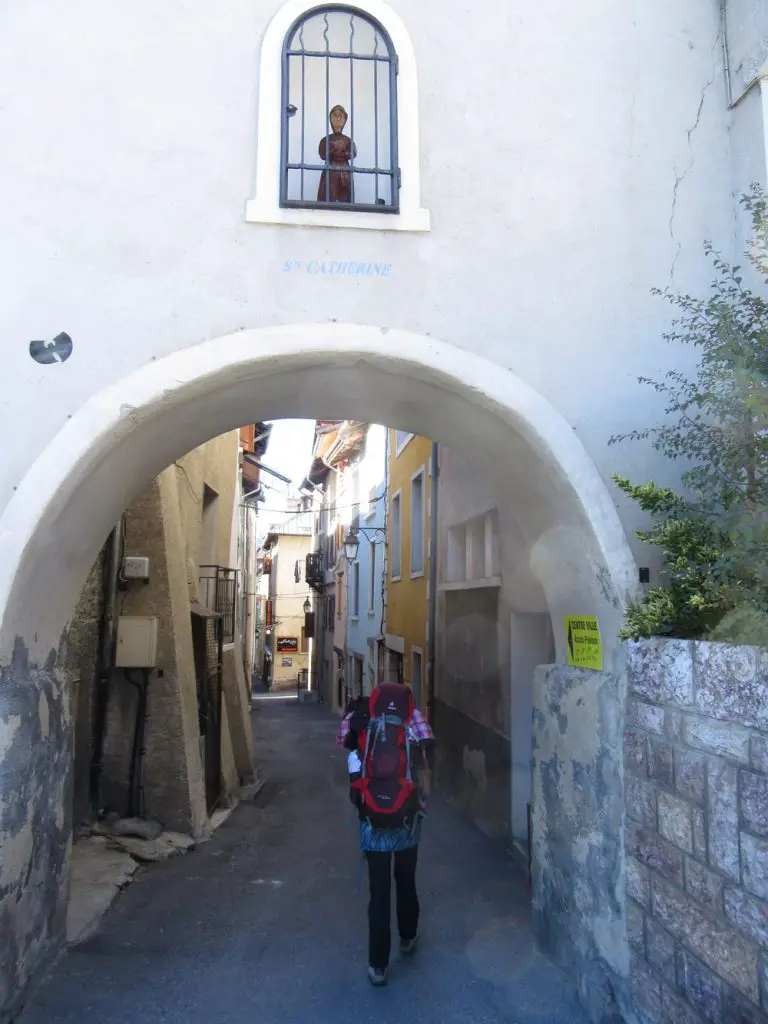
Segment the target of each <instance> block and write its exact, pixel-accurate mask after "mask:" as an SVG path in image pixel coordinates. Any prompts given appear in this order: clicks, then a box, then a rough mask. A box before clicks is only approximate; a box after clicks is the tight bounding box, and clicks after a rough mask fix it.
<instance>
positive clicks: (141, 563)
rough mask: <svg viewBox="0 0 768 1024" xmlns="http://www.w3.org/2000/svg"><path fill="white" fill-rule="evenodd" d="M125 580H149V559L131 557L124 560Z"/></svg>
mask: <svg viewBox="0 0 768 1024" xmlns="http://www.w3.org/2000/svg"><path fill="white" fill-rule="evenodd" d="M123 578H124V579H126V580H142V581H143V582H145V583H146V582H147V581H148V580H149V559H148V558H138V557H136V556H129V557H128V558H124V559H123Z"/></svg>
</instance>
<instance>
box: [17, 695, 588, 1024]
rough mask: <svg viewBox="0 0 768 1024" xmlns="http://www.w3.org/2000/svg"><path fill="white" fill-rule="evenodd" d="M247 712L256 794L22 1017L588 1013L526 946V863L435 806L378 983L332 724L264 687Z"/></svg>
mask: <svg viewBox="0 0 768 1024" xmlns="http://www.w3.org/2000/svg"><path fill="white" fill-rule="evenodd" d="M254 721H255V729H256V739H257V749H258V751H259V759H260V769H261V772H262V773H263V775H264V777H265V778H266V780H267V781H266V784H265V786H264V788H263V790H262V791H261V794H260V796H259V797H258V798H257V799H256V801H254V802H251V803H244V804H242V805H241V806H239V807H238V808H237V809H236V811H235V812H234V813H233V814H232V815H231V816H230V817H229V819H228V820H227V821H226V822H225V823H224V825H223V826H222V827H221V828H220V829H219V831H218V832H217V833H216V835H215V836H214V838H213V839H212V840H211V841H210V842H207V843H204V844H202V845H201V846H200V847H199V848H198V849H197V850H196V851H195V852H193V853H191V854H189V855H187V856H185V857H180V858H177V859H175V860H172V861H169V862H167V863H164V864H160V865H157V866H153V867H151V868H146V869H142V870H141V871H140V872H139V873H138V875H137V876H136V879H135V881H134V883H133V885H131V886H130V888H129V889H128V890H126V891H125V892H124V893H123V894H122V895H121V896H120V897H119V898H118V901H117V903H116V904H115V905H114V906H113V908H112V909H111V910H110V912H109V913H108V914H107V916H106V918H105V920H104V921H103V923H102V926H101V928H100V929H99V931H98V933H97V934H96V935H95V936H94V937H93V938H91V939H90V940H89V941H87V942H85V943H83V944H82V945H79V946H77V947H74V948H72V949H70V950H68V951H67V952H66V953H64V954H63V955H62V956H61V958H60V959H59V961H58V963H57V964H56V966H55V967H54V968H53V970H52V971H51V972H50V974H49V976H48V977H47V978H45V979H42V981H41V982H40V983H39V984H38V985H37V987H36V988H35V990H34V991H33V994H32V997H31V999H30V1000H29V1003H28V1005H27V1008H26V1010H25V1011H24V1012H23V1013H22V1015H21V1017H20V1021H21V1022H22V1024H53V1022H57V1021H78V1022H82V1021H93V1022H98V1024H118V1022H120V1024H134V1022H135V1024H138V1022H142V1024H151V1022H155V1021H158V1022H159V1021H162V1022H176V1021H178V1022H182V1021H183V1022H185V1024H188V1022H198V1021H199V1022H206V1024H235V1022H237V1024H242V1022H243V1021H258V1024H277V1022H304V1021H306V1022H328V1024H331V1022H333V1024H337V1022H339V1021H342V1020H354V1021H355V1022H356V1024H361V1022H365V1021H371V1022H376V1024H386V1022H393V1024H394V1022H395V1021H403V1020H408V1021H409V1022H413V1024H417V1022H424V1024H427V1022H429V1024H433V1022H434V1024H446V1022H450V1021H456V1022H462V1024H466V1022H470V1021H471V1022H472V1024H497V1022H498V1024H501V1022H506V1024H534V1022H535V1024H583V1022H584V1020H585V1018H584V1016H583V1015H582V1012H581V1011H580V1009H579V1007H578V1004H577V1002H576V998H575V994H574V990H573V986H572V985H571V984H570V982H569V981H568V979H566V978H565V977H564V976H563V975H562V974H561V973H560V972H559V971H558V970H557V969H556V968H555V967H553V966H552V965H551V964H550V963H549V962H548V961H547V960H545V959H544V958H543V957H542V956H541V955H540V954H538V953H537V952H536V951H535V948H534V943H533V939H532V937H531V934H530V929H529V917H530V910H529V898H530V897H529V890H528V888H527V885H526V881H525V877H524V874H523V872H522V871H520V869H519V868H518V867H517V866H516V865H515V864H513V863H512V862H511V860H510V859H509V856H508V855H507V854H506V853H505V852H504V851H503V850H502V849H500V848H499V847H497V846H495V845H493V844H492V843H490V842H489V841H488V840H487V839H486V838H485V837H484V836H483V835H482V834H481V833H479V832H478V831H477V830H476V829H475V828H474V827H473V826H472V825H471V824H469V823H467V822H466V821H465V820H464V819H463V818H462V817H461V816H460V815H459V814H458V813H457V812H456V811H454V810H453V809H452V808H450V807H448V806H446V805H444V804H442V803H441V802H440V801H439V799H438V800H436V801H435V806H434V808H433V810H432V812H431V814H430V820H429V822H428V823H427V825H428V827H427V828H426V829H425V838H424V842H423V844H422V849H421V853H420V857H421V859H420V868H419V878H420V892H421V897H422V909H423V918H422V929H421V934H422V945H421V948H420V950H419V952H418V954H417V956H416V958H415V959H414V960H413V961H409V962H408V963H402V964H401V963H398V962H395V963H394V964H393V967H392V970H391V972H390V983H389V986H388V987H387V988H385V989H380V990H374V989H372V988H371V987H370V986H369V984H368V981H367V978H366V972H365V967H366V899H367V896H366V889H365V882H364V881H363V883H362V885H361V888H360V890H359V891H357V889H356V883H357V872H358V863H359V860H358V854H357V849H356V841H355V840H356V832H355V830H354V828H353V827H352V824H351V821H350V811H351V808H350V805H349V803H348V801H347V793H346V775H345V764H344V758H343V755H342V754H341V753H340V752H339V751H338V750H337V749H336V748H335V746H334V742H333V739H334V729H335V725H336V722H335V720H334V718H333V716H332V715H331V714H330V713H329V712H328V711H327V710H325V709H324V708H323V707H320V706H313V705H300V704H299V703H298V702H297V701H295V700H275V699H269V698H268V699H264V700H260V701H257V702H256V707H255V710H254Z"/></svg>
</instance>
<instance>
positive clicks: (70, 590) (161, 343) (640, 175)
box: [0, 0, 768, 1006]
mask: <svg viewBox="0 0 768 1024" xmlns="http://www.w3.org/2000/svg"><path fill="white" fill-rule="evenodd" d="M355 12H356V13H355ZM185 15H186V16H185V17H182V15H181V14H180V12H179V11H178V10H177V9H175V8H173V7H166V8H158V6H157V5H156V4H153V3H150V2H149V0H137V2H135V3H133V4H131V5H115V4H98V3H96V2H95V0H75V2H74V3H71V4H68V5H67V6H66V7H65V8H64V7H61V5H57V4H54V3H53V2H52V0H39V2H38V3H35V4H21V3H19V2H16V3H11V4H7V5H4V7H3V9H2V11H0V58H1V59H2V66H3V68H4V72H5V73H4V82H5V85H4V86H3V87H2V88H3V97H2V101H0V136H1V137H2V138H3V139H5V140H9V144H8V146H7V153H6V156H5V159H4V160H3V161H2V162H1V163H0V190H1V192H2V196H3V207H4V223H3V232H2V234H0V265H2V270H3V289H2V296H1V297H0V309H1V311H2V316H1V317H0V322H1V323H2V326H3V342H4V349H3V350H4V352H5V353H6V356H5V358H6V364H5V366H6V369H5V380H6V381H7V382H8V384H9V385H10V386H8V387H7V388H6V391H5V393H4V397H3V402H2V404H1V405H0V426H1V427H2V432H3V435H2V436H3V439H4V445H3V460H2V464H1V465H0V672H1V673H2V677H1V678H0V737H1V739H0V777H2V778H3V779H5V780H7V781H6V782H4V783H3V786H4V787H7V788H8V791H9V793H12V794H14V798H13V800H10V801H5V802H4V801H3V799H2V797H3V796H4V794H2V793H0V835H4V836H5V840H4V846H5V849H6V850H10V851H11V853H8V854H6V857H5V861H4V863H3V868H2V875H0V878H1V879H2V889H1V890H0V891H2V892H3V893H4V894H5V895H3V896H2V897H0V911H2V912H3V914H4V915H5V917H4V919H5V920H9V921H10V922H11V923H10V925H9V928H10V929H11V931H12V932H13V943H12V946H13V949H14V950H15V951H16V953H15V954H14V958H13V962H12V963H10V964H9V965H8V966H7V967H5V966H4V967H3V971H4V976H3V977H2V978H1V979H0V991H5V992H9V993H12V995H11V996H9V997H8V999H7V1000H6V1002H7V1003H8V1005H9V1006H10V1005H11V1003H12V1001H13V999H15V998H16V996H14V995H13V993H18V992H21V991H23V988H24V986H25V984H26V982H27V981H28V979H29V977H30V976H31V974H32V973H33V972H34V971H35V970H37V969H38V968H39V967H40V965H41V964H42V963H44V962H45V960H46V958H47V957H48V956H49V955H50V954H51V951H52V950H54V949H55V948H56V945H57V943H58V942H59V941H60V939H61V932H62V909H61V908H62V905H63V902H64V900H65V893H66V877H67V856H68V854H67V841H68V836H69V822H68V820H67V819H66V815H65V814H64V813H63V811H62V808H63V807H65V806H66V804H67V800H66V798H65V794H66V790H67V786H68V778H69V775H68V772H69V754H68V749H69V748H68V743H69V740H68V736H69V730H70V724H71V718H70V711H69V706H68V701H69V697H68V690H67V682H66V680H65V679H62V678H61V676H60V674H57V673H58V666H59V665H60V663H61V659H60V654H59V653H58V652H59V648H60V642H61V640H62V638H65V636H66V627H67V623H68V621H69V618H70V616H71V614H72V610H73V608H74V606H75V603H76V601H77V596H78V593H79V589H80V587H81V586H82V584H83V582H84V580H85V578H86V575H87V572H88V570H89V568H90V566H91V565H92V564H93V561H94V559H95V557H96V554H97V552H98V550H99V548H100V547H101V545H102V544H103V542H104V540H105V538H106V536H107V535H108V533H109V531H110V529H111V527H112V525H113V524H114V522H115V521H116V520H117V518H118V516H119V514H120V512H121V510H122V509H123V508H124V507H125V506H126V505H127V504H128V503H129V502H130V501H131V499H132V498H133V497H134V496H135V495H136V494H137V493H139V492H140V491H141V489H142V487H144V486H145V485H146V484H147V483H148V482H149V481H150V480H151V479H152V478H153V477H154V476H155V475H156V474H157V473H158V472H159V471H160V470H161V469H162V468H163V467H164V466H166V465H168V464H170V463H171V462H172V461H173V460H174V459H175V458H177V457H179V456H180V455H181V454H182V453H183V452H184V451H186V450H188V449H189V448H190V446H194V445H196V444H198V443H201V442H203V441H205V440H206V439H208V438H210V437H213V436H216V435H218V434H220V433H223V432H225V431H227V430H230V429H233V428H235V427H238V426H240V425H241V424H243V423H247V422H250V421H252V417H253V409H254V408H257V409H258V410H259V415H260V416H262V417H263V418H264V419H272V418H276V417H283V416H304V417H313V418H314V417H322V416H328V415H334V416H345V417H353V418H356V419H359V420H361V421H364V422H378V423H386V424H389V425H392V426H395V427H398V428H401V429H404V430H409V431H413V432H415V433H418V434H421V435H423V436H427V437H432V438H435V439H437V440H444V439H448V440H449V441H450V443H451V446H452V448H455V449H456V451H457V452H459V453H464V454H465V455H467V456H468V457H470V458H472V459H473V460H475V461H477V462H478V464H479V463H482V468H483V469H484V470H485V471H486V472H487V473H490V474H491V475H492V476H493V477H494V478H495V480H496V488H495V490H494V502H495V503H497V505H498V506H499V507H504V508H505V510H507V515H508V517H509V518H510V519H512V520H514V523H515V527H516V529H515V532H514V536H515V537H516V538H518V544H519V550H517V551H515V552H508V556H509V559H510V564H513V563H514V564H516V565H517V564H521V565H525V566H527V568H528V570H529V571H530V572H531V573H532V575H533V576H534V577H535V579H536V581H537V584H536V587H535V588H533V589H534V590H535V593H532V596H531V606H530V607H528V606H527V605H526V601H525V599H523V600H521V601H520V602H519V604H518V606H517V607H516V613H517V614H519V615H521V616H524V615H526V614H528V613H530V614H535V615H539V614H543V613H544V612H545V613H546V614H547V615H548V616H549V618H550V623H551V630H552V637H553V643H554V651H555V654H554V657H555V659H556V660H557V661H560V662H564V661H565V650H566V644H565V635H564V630H563V616H564V615H567V614H584V615H590V614H595V615H597V616H598V617H599V620H600V624H601V633H602V636H603V641H604V649H605V657H606V664H611V659H612V658H613V657H614V655H616V653H617V645H616V643H615V636H616V633H617V628H618V624H619V623H620V621H621V618H622V609H623V606H624V603H625V602H626V600H627V598H628V597H630V596H632V594H634V593H636V592H637V591H636V588H637V582H636V581H637V561H636V558H635V554H637V555H638V556H639V551H638V550H637V549H636V548H634V547H633V545H634V541H632V540H631V531H632V529H633V528H634V527H635V526H636V525H638V523H639V520H638V518H637V515H636V512H635V511H634V510H633V509H632V508H630V507H629V506H628V505H627V504H626V503H624V502H623V501H621V500H620V499H619V498H618V497H617V495H616V494H615V493H614V492H613V491H612V490H611V488H610V483H609V480H610V476H611V473H612V472H614V471H616V470H621V471H622V472H623V473H625V474H627V475H629V476H633V477H637V478H645V477H647V476H649V475H651V474H653V475H654V476H655V477H656V479H657V480H663V479H664V476H665V473H666V474H667V475H668V470H665V469H664V467H659V466H658V465H657V463H656V462H655V460H654V457H653V455H652V453H651V452H650V451H649V450H646V449H644V448H642V447H635V448H628V449H626V450H622V451H621V452H620V453H618V452H617V450H616V449H608V447H607V444H606V441H607V438H608V436H609V435H611V434H612V433H615V432H618V431H622V430H625V429H632V428H635V427H640V426H645V425H647V424H648V423H649V422H653V421H655V420H656V419H657V418H658V417H659V416H660V414H661V409H660V407H659V405H658V404H657V403H656V402H655V401H654V399H653V396H652V395H650V394H648V393H647V392H644V391H643V390H642V389H641V388H639V386H638V385H637V383H636V378H637V376H638V375H640V374H646V375H650V376H656V375H658V374H659V373H660V372H664V370H666V369H667V368H668V367H669V366H670V361H674V362H675V363H677V364H678V365H683V357H682V356H681V355H680V354H679V353H673V352H671V351H670V349H669V348H668V347H667V346H666V345H665V343H664V342H663V341H662V339H661V335H662V332H663V330H664V328H665V326H667V325H668V320H669V311H668V309H667V308H666V307H665V306H664V304H663V303H660V302H659V301H658V300H657V299H656V298H654V297H652V296H651V295H650V289H651V287H653V286H662V287H663V286H665V285H667V284H669V285H670V287H672V288H673V289H679V290H682V291H688V292H691V293H703V292H705V291H706V289H707V287H708V284H709V280H710V277H711V268H710V266H709V264H708V262H707V261H706V259H705V258H704V255H703V252H702V242H703V240H704V239H706V238H709V239H711V240H712V241H713V242H714V243H715V244H716V245H717V246H719V247H720V248H721V249H722V250H723V251H724V253H725V254H726V256H727V258H728V259H733V261H734V262H735V261H737V259H738V256H739V253H740V252H741V249H742V247H743V237H744V225H743V223H742V221H741V219H740V216H739V214H738V208H737V205H736V203H735V200H734V196H735V195H738V193H740V192H742V191H744V190H746V188H747V187H748V186H749V183H750V182H752V181H755V180H756V181H759V182H762V183H763V184H765V182H766V177H767V174H766V160H767V159H768V147H767V145H766V138H767V133H766V125H768V78H767V77H766V76H768V64H766V61H768V7H766V5H764V4H763V5H760V4H757V3H754V2H750V0H728V2H726V3H723V4H720V3H718V2H716V0H706V2H702V0H681V2H680V3H677V4H674V5H670V4H669V3H667V2H664V0H647V2H644V3H642V4H616V3H607V2H605V0H593V2H592V3H590V4H588V5H587V6H586V7H585V6H584V5H581V6H575V5H571V6H569V5H562V4H557V5H555V4H553V3H539V4H527V5H515V4H509V3H508V2H506V0H490V2H489V3H487V4H484V5H483V6H482V9H478V10H474V9H472V10H471V11H470V10H469V9H467V8H466V7H461V9H453V8H451V6H450V5H449V6H446V5H445V3H438V2H437V0H423V2H421V3H420V4H417V5H414V4H412V3H406V0H391V2H389V3H385V2H383V0H360V2H359V3H356V4H355V9H354V12H353V11H350V10H347V11H346V12H339V11H338V9H337V8H336V7H334V9H333V12H331V16H330V17H329V20H328V24H327V25H326V24H325V22H324V21H323V18H324V15H323V13H322V10H321V11H320V14H319V15H318V13H317V8H316V7H314V6H313V5H312V4H306V3H304V2H302V0H285V2H282V3H281V2H280V0H259V2H258V3H257V2H255V0H235V2H233V3H231V4H228V5H226V7H225V8H220V7H215V6H212V5H210V4H203V3H201V2H193V3H190V4H188V5H187V6H186V8H185ZM305 18H306V23H305ZM318 18H319V19H320V20H319V21H318V20H317V19H318ZM310 22H311V23H310ZM353 26H354V32H353ZM302 28H303V32H302ZM353 35H354V38H353ZM349 54H352V55H353V56H352V58H349V56H348V55H349ZM302 62H304V63H306V62H312V67H313V68H314V70H313V71H311V72H308V73H307V75H306V76H305V77H303V78H302V77H301V76H300V72H299V71H297V70H296V68H297V66H298V67H300V66H301V65H302ZM357 65H360V69H359V70H360V77H359V78H357V79H355V85H352V84H351V82H352V78H351V77H350V73H351V69H352V70H354V69H355V68H356V66H357ZM51 69H55V73H52V72H51ZM286 69H289V70H288V71H286ZM318 69H319V70H318ZM355 73H357V72H355ZM297 76H298V77H297ZM352 77H354V76H352ZM336 106H342V107H344V111H345V115H346V121H345V122H344V125H343V132H341V133H333V134H336V135H339V134H340V135H342V136H343V137H346V138H347V139H348V140H349V141H348V142H344V141H343V139H341V140H340V139H339V138H333V137H332V134H329V132H330V129H329V127H328V123H329V122H328V115H329V113H330V111H331V108H332V107H336ZM353 142H354V147H353V146H352V143H353ZM321 144H323V146H324V152H325V154H326V156H325V157H324V156H323V151H322V148H321ZM331 152H333V153H335V159H336V160H337V161H338V160H341V163H339V162H337V163H336V164H335V165H332V163H331V161H330V157H329V155H328V154H330V153H331ZM334 166H335V170H334V169H333V167H334ZM371 178H373V184H371ZM643 558H644V559H645V558H647V556H646V555H645V554H643ZM652 569H654V571H655V567H652ZM542 609H544V612H543V611H542ZM22 783H23V784H22ZM43 834H44V835H46V836H47V837H48V839H47V844H46V843H36V842H34V841H33V836H35V835H43ZM31 894H34V897H32V895H31ZM30 900H32V901H33V903H34V909H33V911H31V912H30V911H29V910H28V909H27V904H28V902H29V901H30ZM3 941H5V940H4V938H3ZM625 945H626V944H625ZM606 956H608V954H606ZM609 959H610V957H609ZM612 967H613V968H614V969H615V970H616V971H617V972H618V973H621V972H622V970H623V967H622V963H616V962H614V963H612Z"/></svg>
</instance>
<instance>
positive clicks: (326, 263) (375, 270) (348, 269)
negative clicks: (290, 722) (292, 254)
mask: <svg viewBox="0 0 768 1024" xmlns="http://www.w3.org/2000/svg"><path fill="white" fill-rule="evenodd" d="M295 270H303V271H304V272H305V273H306V274H333V275H335V276H337V277H338V276H345V277H389V276H390V274H391V273H392V264H391V263H357V262H354V261H347V262H344V261H342V260H307V261H304V260H286V261H285V262H284V263H283V273H284V274H291V273H293V272H294V271H295Z"/></svg>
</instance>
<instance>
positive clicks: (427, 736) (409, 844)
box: [336, 682, 435, 987]
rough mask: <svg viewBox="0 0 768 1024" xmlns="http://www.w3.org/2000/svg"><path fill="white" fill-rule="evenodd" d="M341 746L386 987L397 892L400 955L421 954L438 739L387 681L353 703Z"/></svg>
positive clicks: (371, 964)
mask: <svg viewBox="0 0 768 1024" xmlns="http://www.w3.org/2000/svg"><path fill="white" fill-rule="evenodd" d="M336 743H337V745H338V746H340V747H344V748H346V749H347V750H348V751H350V753H349V755H348V758H347V768H348V771H349V778H350V799H351V800H352V803H353V805H354V806H355V807H356V808H357V811H358V815H359V819H360V849H361V851H362V853H363V855H364V856H365V859H366V861H367V864H368V884H369V889H370V898H369V902H368V978H369V980H370V982H371V984H372V985H374V986H376V987H381V986H383V985H386V984H387V974H388V970H389V959H390V953H391V922H390V918H391V900H392V897H391V890H392V873H393V872H392V867H393V861H394V878H395V904H396V911H397V914H396V916H397V928H398V934H399V938H400V954H401V956H412V955H413V954H414V953H415V952H416V947H417V944H418V935H419V898H418V893H417V891H416V863H417V860H418V854H419V842H420V840H421V829H422V822H423V820H424V817H425V815H426V810H427V800H428V798H429V796H430V792H431V776H432V765H433V758H434V745H435V737H434V734H433V732H432V729H431V727H430V725H429V722H427V720H426V719H425V718H424V716H423V715H422V714H421V712H420V711H419V710H418V709H417V708H415V707H414V703H413V694H412V692H411V690H410V689H409V688H408V687H406V686H404V685H403V684H402V683H396V682H384V683H381V684H380V685H379V686H378V687H377V688H376V689H375V690H374V691H373V693H372V694H371V696H370V698H368V699H366V698H358V699H357V700H355V701H352V702H351V705H350V706H349V707H348V709H347V713H346V714H345V715H344V717H343V718H342V720H341V724H340V726H339V731H338V734H337V736H336Z"/></svg>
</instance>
